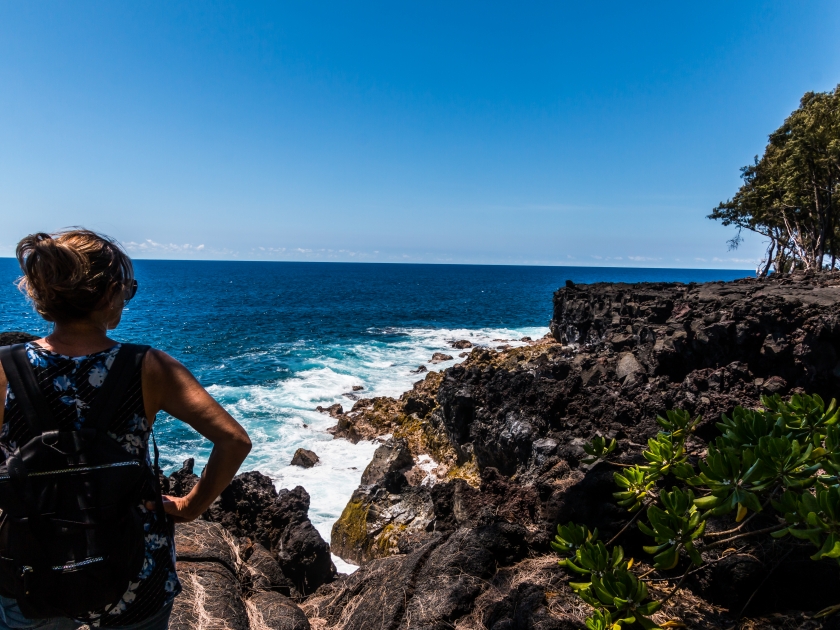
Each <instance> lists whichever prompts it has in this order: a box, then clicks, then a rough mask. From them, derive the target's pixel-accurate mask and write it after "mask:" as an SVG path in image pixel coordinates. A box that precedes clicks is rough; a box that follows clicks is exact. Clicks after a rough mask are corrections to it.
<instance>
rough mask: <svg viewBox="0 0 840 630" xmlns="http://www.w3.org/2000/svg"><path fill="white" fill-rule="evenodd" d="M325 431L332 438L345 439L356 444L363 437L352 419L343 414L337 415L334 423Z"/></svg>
mask: <svg viewBox="0 0 840 630" xmlns="http://www.w3.org/2000/svg"><path fill="white" fill-rule="evenodd" d="M327 432H328V433H331V434H332V436H333V437H334V438H338V439H342V440H347V441H348V442H352V443H353V444H358V443H359V442H360V441H361V440H362V437H363V436H362V434H361V433H359V430H358V429H357V428H356V425H355V423H354V422H353V420H351V419H350V418H348V417H347V416H344V415H342V416H339V417H338V422H337V423H336V425H335V426H334V427H330V428H329V429H327Z"/></svg>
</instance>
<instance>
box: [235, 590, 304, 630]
mask: <svg viewBox="0 0 840 630" xmlns="http://www.w3.org/2000/svg"><path fill="white" fill-rule="evenodd" d="M245 606H246V608H247V610H248V617H249V618H250V622H251V629H252V630H309V620H308V619H307V618H306V615H305V614H304V612H303V611H302V610H301V609H300V607H299V606H298V605H297V604H295V603H294V602H293V601H292V600H291V599H289V598H288V597H286V596H284V595H281V594H280V593H273V592H265V593H256V594H254V595H253V596H251V597H250V598H249V599H248V600H246V602H245Z"/></svg>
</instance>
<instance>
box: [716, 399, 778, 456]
mask: <svg viewBox="0 0 840 630" xmlns="http://www.w3.org/2000/svg"><path fill="white" fill-rule="evenodd" d="M715 426H717V428H718V429H720V432H721V435H722V438H723V440H724V441H725V442H726V443H727V444H728V445H729V446H735V447H740V448H743V447H746V448H755V447H756V446H758V441H759V440H760V439H761V438H763V437H765V436H769V435H772V436H781V435H784V428H785V427H784V422H783V420H782V419H781V418H779V417H777V416H776V415H774V414H773V413H771V412H768V411H763V410H759V409H744V408H743V407H736V408H735V410H734V411H733V412H732V416H727V415H726V414H723V415H722V416H721V421H720V422H718V423H717V424H716V425H715Z"/></svg>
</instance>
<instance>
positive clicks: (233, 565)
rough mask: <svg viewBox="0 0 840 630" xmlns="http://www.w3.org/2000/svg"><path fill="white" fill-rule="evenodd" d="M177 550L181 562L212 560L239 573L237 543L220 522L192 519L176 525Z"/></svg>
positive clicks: (232, 571)
mask: <svg viewBox="0 0 840 630" xmlns="http://www.w3.org/2000/svg"><path fill="white" fill-rule="evenodd" d="M175 552H176V558H177V559H178V561H179V562H211V563H215V564H219V565H221V566H223V567H225V568H226V569H227V570H228V571H230V572H231V573H232V574H234V575H236V573H237V564H238V557H237V551H236V543H235V542H234V541H233V538H232V537H231V535H230V534H229V533H228V532H227V531H225V529H224V528H223V527H222V526H221V525H219V524H218V523H208V522H207V521H192V522H190V523H178V524H176V526H175Z"/></svg>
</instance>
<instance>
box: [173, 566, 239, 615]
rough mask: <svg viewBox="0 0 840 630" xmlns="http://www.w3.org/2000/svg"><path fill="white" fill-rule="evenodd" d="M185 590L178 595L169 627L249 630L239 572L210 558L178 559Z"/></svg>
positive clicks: (179, 575)
mask: <svg viewBox="0 0 840 630" xmlns="http://www.w3.org/2000/svg"><path fill="white" fill-rule="evenodd" d="M177 570H178V577H179V579H180V580H181V585H182V586H183V591H182V592H181V594H180V595H178V597H176V598H175V603H174V605H173V607H172V616H171V617H170V620H169V628H170V630H194V629H195V628H202V629H206V630H250V627H251V626H250V623H249V620H248V613H247V611H246V609H245V603H244V601H243V600H242V588H241V587H240V585H239V581H238V580H237V578H236V575H235V574H233V573H231V572H230V571H228V569H227V568H225V567H224V566H221V565H218V564H213V563H208V562H179V563H178V565H177Z"/></svg>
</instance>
